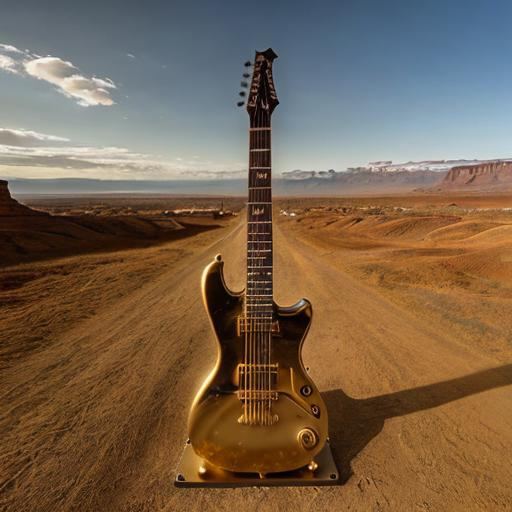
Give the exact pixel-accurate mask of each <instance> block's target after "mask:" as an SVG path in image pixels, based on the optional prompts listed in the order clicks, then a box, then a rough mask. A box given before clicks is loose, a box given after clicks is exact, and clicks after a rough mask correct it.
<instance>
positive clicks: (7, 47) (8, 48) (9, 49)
mask: <svg viewBox="0 0 512 512" xmlns="http://www.w3.org/2000/svg"><path fill="white" fill-rule="evenodd" d="M0 51H2V52H5V53H25V52H24V51H22V50H19V49H18V48H16V46H12V45H11V44H0Z"/></svg>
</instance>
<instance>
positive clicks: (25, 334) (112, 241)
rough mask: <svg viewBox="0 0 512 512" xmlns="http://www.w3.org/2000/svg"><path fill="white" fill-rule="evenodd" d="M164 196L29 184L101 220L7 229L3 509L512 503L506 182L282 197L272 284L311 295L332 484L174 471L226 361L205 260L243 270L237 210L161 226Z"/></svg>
mask: <svg viewBox="0 0 512 512" xmlns="http://www.w3.org/2000/svg"><path fill="white" fill-rule="evenodd" d="M158 201H163V199H158V200H157V199H155V198H153V199H141V198H129V197H126V198H123V199H117V200H112V201H108V200H102V201H101V202H100V201H99V200H98V199H93V198H89V199H78V198H68V199H66V200H63V199H60V200H56V199H55V198H53V199H52V198H47V199H44V200H42V199H39V200H34V199H31V200H29V199H27V200H26V201H25V202H26V203H28V204H29V205H31V206H32V207H34V208H38V209H42V210H45V211H49V212H51V213H53V214H58V215H59V217H58V218H59V219H60V218H61V217H62V218H64V217H66V218H68V217H70V216H71V217H73V216H77V215H78V216H81V215H85V212H87V219H89V220H87V222H86V223H85V224H84V222H82V221H81V223H79V228H80V229H78V228H77V230H74V231H72V232H71V231H66V230H64V231H65V232H63V231H62V229H64V228H62V229H61V230H60V231H58V232H53V233H52V232H50V231H48V230H46V232H45V234H44V236H42V235H41V236H38V237H37V244H36V245H34V244H33V242H34V236H35V235H33V234H31V235H30V236H27V235H26V234H25V235H23V234H18V235H16V234H13V233H12V231H10V232H9V234H8V238H4V239H3V240H10V241H12V242H13V243H12V244H11V245H10V246H9V247H7V244H5V245H4V248H3V249H4V253H3V259H2V260H1V262H0V365H1V368H2V371H1V374H0V390H1V391H0V396H1V404H0V406H1V411H2V414H1V418H0V439H1V450H0V509H1V510H6V511H16V512H23V511H30V512H33V511H57V510H58V511H71V510H81V511H82V510H83V511H137V512H139V511H140V512H142V511H169V512H170V511H177V510H202V511H205V510H220V511H232V510H237V509H243V510H269V511H270V510H304V511H306V510H311V511H323V510H357V511H359V510H365V511H366V510H372V511H379V510H392V511H396V510H407V511H413V510H418V511H441V510H442V511H444V510H450V511H459V510H460V511H467V510H492V511H495V510H511V509H512V488H511V486H510V482H511V481H512V464H511V460H512V196H507V195H502V196H489V195H486V196H477V195H473V196H446V195H445V196H441V195H438V196H425V195H424V196H409V197H405V196H400V197H383V198H331V199H329V198H322V199H312V198H310V199H307V198H300V199H299V198H295V199H286V198H283V199H277V200H276V201H275V203H276V204H275V206H274V217H275V223H274V224H275V227H274V230H275V237H274V239H275V249H274V250H275V258H274V259H275V286H274V288H275V299H276V301H277V302H278V303H280V304H283V305H287V304H291V303H294V302H295V301H296V300H297V299H299V298H300V297H303V296H305V297H307V298H308V299H310V300H311V301H312V303H313V307H314V312H315V313H314V318H313V324H312V328H311V330H310V332H309V335H308V338H307V341H306V343H305V346H304V354H303V355H304V362H305V364H306V365H307V366H309V367H310V369H311V370H310V375H311V376H312V377H313V379H314V381H315V382H316V384H317V385H318V387H319V388H320V389H321V390H322V392H323V394H324V397H325V400H326V403H327V406H328V409H329V416H330V437H331V444H332V447H333V451H334V456H335V460H336V463H337V466H338V469H339V472H340V475H341V481H340V484H339V485H335V486H330V487H293V488H238V489H214V490H212V489H177V488H176V487H174V478H175V471H176V466H177V463H178V460H179V458H180V456H181V452H182V448H183V445H184V443H185V441H186V438H187V432H186V420H187V413H188V408H189V406H190V404H191V401H192V399H193V397H194V394H195V391H196V390H197V388H198V386H199V385H200V383H201V381H202V379H203V378H204V377H205V375H206V374H207V373H208V371H209V369H210V368H211V366H212V365H213V363H214V360H215V342H214V338H213V335H212V332H211V331H210V326H209V324H208V319H207V317H206V314H205V312H204V309H203V305H202V303H201V295H200V290H199V280H200V276H201V272H202V270H203V268H204V266H205V265H206V264H208V263H209V262H210V261H211V260H212V258H213V257H214V255H215V254H217V253H221V254H222V256H223V259H224V260H225V263H226V265H225V269H226V277H227V282H228V285H229V286H230V287H231V288H233V289H235V290H238V289H241V288H243V286H244V274H243V272H244V263H245V262H244V257H245V254H244V249H245V226H244V215H243V213H244V210H243V207H242V203H241V201H238V200H237V201H234V202H233V203H232V204H231V205H230V207H232V208H233V209H235V210H237V211H238V212H239V215H237V216H234V217H230V218H228V219H223V220H222V221H214V220H210V219H203V220H201V219H184V222H183V226H182V227H184V229H181V230H176V231H175V230H170V231H169V234H168V235H167V234H166V235H165V236H160V235H159V236H156V235H155V236H153V234H151V233H150V235H151V236H150V235H148V234H147V233H146V231H147V230H146V228H145V227H144V226H146V224H144V223H143V222H142V221H140V219H139V220H137V221H135V220H133V219H131V220H130V217H131V216H133V215H134V212H133V210H136V211H137V212H138V213H137V215H139V216H144V215H146V216H153V217H152V219H153V220H152V222H155V221H154V215H156V213H155V212H157V211H161V209H162V206H161V204H160V202H158ZM187 201H188V202H187ZM202 201H203V202H205V204H206V203H208V201H206V200H205V199H204V198H196V199H194V200H193V201H192V200H191V199H188V200H185V199H184V200H182V201H181V202H180V203H179V206H192V204H191V203H192V202H194V204H198V203H201V202H202ZM167 202H169V203H172V202H173V201H171V200H167ZM157 203H158V204H157ZM174 204H176V201H174ZM208 204H209V203H208ZM129 208H131V209H132V210H128V209H129ZM153 210H154V211H153ZM141 211H142V213H141ZM121 216H123V217H126V218H128V220H127V219H126V218H125V219H124V220H122V223H121V224H119V222H121V220H119V217H121ZM100 217H101V218H102V219H103V220H98V219H99V218H100ZM111 217H112V218H113V219H114V220H112V219H111ZM80 218H81V217H80ZM137 218H138V217H137ZM82 220H83V219H82ZM176 220H177V221H178V222H180V221H183V219H176ZM111 221H115V222H116V223H117V224H116V225H117V226H118V227H117V228H116V229H113V230H112V228H109V229H107V226H109V222H111ZM160 221H162V219H161V218H160ZM62 222H64V220H62ZM126 222H128V224H126ZM134 222H136V223H137V225H138V226H142V224H143V227H141V228H140V229H139V230H138V232H141V231H142V232H144V233H145V234H144V236H142V235H140V236H137V237H135V238H134V240H132V241H130V240H129V234H127V233H129V229H128V231H127V228H126V226H127V225H128V226H129V225H132V224H133V223H134ZM141 222H142V224H141ZM187 223H188V224H187ZM102 226H103V227H102ZM119 226H121V227H119ZM4 229H5V228H4ZM66 229H67V228H66ZM83 229H87V236H89V243H88V244H85V245H84V244H82V243H78V242H77V241H76V237H80V236H82V235H83V233H84V231H82V230H83ZM152 229H153V228H152ZM1 231H2V226H1V225H0V235H1ZM136 231H137V230H136ZM56 233H57V234H56ZM176 233H180V234H179V236H178V235H177V234H176ZM6 237H7V235H6ZM48 237H50V238H48ZM55 237H56V238H55ZM116 237H117V238H116ZM49 240H50V241H51V243H50V242H49ZM94 240H96V243H95V242H94ZM116 240H117V242H116ZM45 244H46V245H45ZM48 244H49V245H50V247H49V246H48ZM43 246H44V247H46V248H44V247H43ZM43 249H44V250H43ZM9 251H10V252H9ZM13 251H14V252H13ZM16 251H17V252H16Z"/></svg>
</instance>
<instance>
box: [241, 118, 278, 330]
mask: <svg viewBox="0 0 512 512" xmlns="http://www.w3.org/2000/svg"><path fill="white" fill-rule="evenodd" d="M271 133H272V131H271V127H270V116H265V118H264V119H258V122H251V127H250V129H249V194H248V203H247V288H246V315H247V317H248V318H258V319H261V320H271V319H272V298H273V287H272V283H273V279H272V277H273V258H272V173H271V161H272V160H271Z"/></svg>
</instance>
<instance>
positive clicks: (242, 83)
mask: <svg viewBox="0 0 512 512" xmlns="http://www.w3.org/2000/svg"><path fill="white" fill-rule="evenodd" d="M240 85H241V86H242V87H244V88H245V87H248V86H249V84H248V83H247V82H245V81H242V82H240Z"/></svg>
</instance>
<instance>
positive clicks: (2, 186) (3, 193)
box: [0, 180, 46, 217]
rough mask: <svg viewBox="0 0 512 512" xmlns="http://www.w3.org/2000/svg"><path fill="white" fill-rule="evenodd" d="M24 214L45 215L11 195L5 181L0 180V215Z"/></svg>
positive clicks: (18, 215)
mask: <svg viewBox="0 0 512 512" xmlns="http://www.w3.org/2000/svg"><path fill="white" fill-rule="evenodd" d="M26 215H32V216H33V215H46V214H44V213H42V212H37V211H35V210H31V209H30V208H28V207H27V206H23V205H22V204H20V203H18V201H16V200H15V199H13V198H12V197H11V193H10V192H9V187H8V183H7V181H4V180H0V217H20V216H26Z"/></svg>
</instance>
